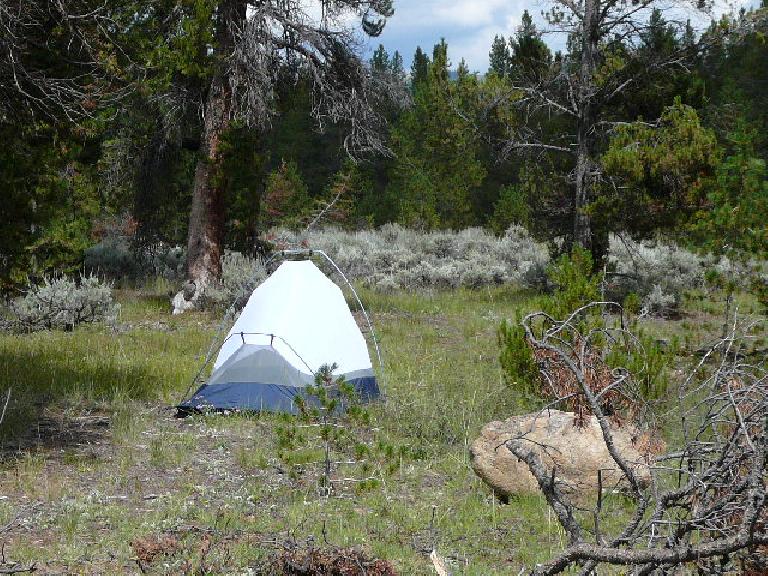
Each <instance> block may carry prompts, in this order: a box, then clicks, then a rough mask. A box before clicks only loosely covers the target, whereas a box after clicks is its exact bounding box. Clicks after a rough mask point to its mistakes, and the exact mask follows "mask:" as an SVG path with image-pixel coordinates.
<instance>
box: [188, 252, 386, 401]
mask: <svg viewBox="0 0 768 576" xmlns="http://www.w3.org/2000/svg"><path fill="white" fill-rule="evenodd" d="M296 255H301V256H309V257H310V258H311V257H312V256H314V255H319V256H322V257H324V258H325V259H326V260H327V261H328V262H329V263H330V264H331V265H332V266H333V268H334V269H335V270H336V271H337V272H338V273H339V274H340V275H341V277H342V278H343V279H344V281H345V282H347V284H349V283H348V281H347V279H346V277H344V275H343V274H342V273H341V271H340V270H339V269H338V267H336V265H335V263H334V262H333V261H332V260H331V259H330V258H329V257H328V256H327V255H326V254H325V253H324V252H321V251H312V250H290V251H283V252H280V253H278V254H277V256H279V257H283V258H285V257H288V256H296ZM350 288H351V285H350ZM353 293H354V290H353ZM354 295H355V298H356V300H357V302H358V304H359V305H360V308H361V310H362V311H363V314H364V317H365V320H366V322H367V323H368V327H369V329H370V333H371V336H372V339H373V345H374V348H375V351H376V356H377V358H378V360H379V364H380V363H381V358H380V354H379V348H378V343H377V342H376V339H375V335H374V334H373V331H372V328H371V327H370V321H369V320H368V315H367V314H366V313H365V310H364V309H363V308H362V304H361V303H360V300H359V298H358V297H357V294H356V293H354ZM209 360H210V355H209ZM334 363H335V364H336V365H337V370H336V371H335V372H334V376H343V377H344V380H345V381H346V382H347V383H349V384H351V385H352V386H353V387H354V388H355V390H356V391H357V393H358V394H359V396H360V398H361V399H362V400H363V401H370V400H373V399H376V398H378V397H379V396H380V392H379V387H378V383H377V381H376V377H375V375H374V372H373V366H372V364H371V358H370V355H369V353H368V346H367V344H366V340H365V338H364V337H363V334H362V332H361V331H360V329H359V328H358V326H357V323H356V322H355V319H354V317H353V316H352V312H351V311H350V309H349V306H348V305H347V302H346V300H345V298H344V294H343V292H342V291H341V289H340V288H339V286H337V285H336V284H334V283H333V282H332V281H331V280H330V279H329V278H328V277H327V276H326V275H325V274H323V272H322V271H320V269H319V268H318V267H317V266H316V265H315V264H314V262H312V260H310V259H305V260H284V261H283V262H282V263H281V264H280V266H279V267H278V268H277V269H276V270H275V271H274V272H273V273H272V274H271V275H270V276H269V277H268V278H267V279H266V280H265V281H264V282H263V283H262V284H261V285H260V286H258V287H257V288H256V289H255V290H254V291H253V293H252V294H251V296H250V298H249V299H248V302H247V304H246V305H245V307H244V308H243V310H242V312H241V314H240V316H239V318H238V319H237V320H236V321H235V323H234V325H233V326H232V327H231V328H230V330H229V333H228V334H227V337H226V338H225V340H224V342H223V344H222V345H221V348H220V349H219V351H218V355H217V357H216V360H215V362H214V363H213V371H212V373H211V376H210V378H209V379H208V381H207V382H205V384H203V385H202V386H201V387H200V388H199V389H198V390H197V392H195V394H193V395H192V397H191V398H190V399H189V400H186V401H185V402H183V403H182V404H181V405H180V406H179V409H180V411H182V412H189V411H194V410H206V409H207V410H246V411H250V410H253V411H262V410H264V411H271V412H288V413H296V412H297V406H296V403H295V402H294V398H295V397H296V396H301V397H304V398H307V394H306V388H307V386H313V385H314V384H315V374H316V373H317V372H318V370H319V369H320V368H321V367H322V366H323V365H331V364H334Z"/></svg>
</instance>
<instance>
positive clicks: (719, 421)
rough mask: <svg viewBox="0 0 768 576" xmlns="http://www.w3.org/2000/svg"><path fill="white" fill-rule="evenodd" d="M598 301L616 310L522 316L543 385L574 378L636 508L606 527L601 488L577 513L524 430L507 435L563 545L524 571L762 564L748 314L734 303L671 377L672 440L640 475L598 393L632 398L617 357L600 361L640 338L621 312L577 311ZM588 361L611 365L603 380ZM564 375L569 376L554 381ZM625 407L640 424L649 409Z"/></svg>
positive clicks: (760, 454)
mask: <svg viewBox="0 0 768 576" xmlns="http://www.w3.org/2000/svg"><path fill="white" fill-rule="evenodd" d="M596 307H598V308H607V309H610V310H612V311H614V312H619V318H621V309H620V307H619V306H618V305H616V304H612V303H606V302H600V303H592V304H589V305H587V306H584V307H582V308H579V309H578V310H577V311H575V312H574V313H573V314H571V315H570V316H569V317H568V318H566V319H565V320H556V319H554V318H552V317H550V316H548V315H546V314H543V313H534V314H530V315H528V316H527V317H526V318H525V319H524V320H523V323H522V324H523V327H524V329H525V333H526V339H527V341H528V343H529V345H530V346H531V347H532V348H533V350H534V352H538V354H536V357H537V358H538V359H539V360H540V361H539V368H540V370H541V372H542V375H543V376H544V377H545V381H549V382H554V383H555V385H554V386H552V389H553V390H555V391H557V392H559V394H560V398H561V399H563V400H565V399H566V398H572V397H573V394H574V389H575V392H576V393H577V394H578V395H581V396H582V397H583V398H584V401H585V402H586V405H587V407H588V408H589V411H590V413H591V414H592V415H593V416H594V417H595V418H596V419H597V422H598V424H599V426H600V430H601V433H602V438H603V441H604V442H605V444H606V447H607V449H608V452H609V454H610V456H611V459H612V460H613V462H614V463H615V464H616V466H617V467H618V468H619V469H621V471H622V473H623V475H624V477H625V478H626V479H627V481H628V483H629V486H630V488H631V493H632V495H633V497H634V499H635V510H634V512H633V514H632V516H631V518H629V519H628V521H627V522H626V523H625V525H624V526H623V527H622V528H620V529H618V530H617V531H616V532H615V533H614V534H609V533H606V530H605V527H606V523H604V522H602V521H601V520H602V517H603V516H604V515H605V514H606V511H605V508H604V506H602V498H601V496H600V495H599V496H598V499H597V505H596V506H595V507H594V509H593V510H591V511H590V514H580V512H584V511H583V510H580V509H579V508H577V507H576V505H575V504H574V503H573V502H570V501H569V499H568V498H567V497H566V496H564V495H563V494H562V493H561V492H560V491H559V489H558V486H557V485H556V482H555V472H556V471H555V470H554V469H552V470H550V469H548V468H547V466H545V465H544V464H543V463H542V461H541V460H540V459H539V458H538V456H537V454H536V452H534V451H532V450H531V449H530V448H528V447H526V445H525V438H524V436H522V437H520V438H515V439H512V440H510V441H508V442H507V443H506V446H507V448H508V449H509V450H510V451H511V452H512V453H513V454H515V456H517V457H518V458H520V459H521V460H522V461H524V462H525V463H526V464H527V465H528V468H529V470H530V471H531V473H532V474H533V475H534V477H535V478H536V480H537V482H538V484H539V487H540V489H541V491H542V493H543V494H544V496H545V497H546V499H547V503H548V504H549V506H550V507H551V508H552V510H553V512H555V515H556V516H557V518H558V521H559V522H560V524H561V526H562V527H563V529H564V530H565V531H566V533H567V534H568V537H569V543H568V547H567V548H566V549H565V550H564V551H563V552H562V553H561V554H559V555H558V556H557V557H555V558H554V559H552V560H551V561H550V562H548V563H546V564H543V565H540V566H537V567H536V569H535V570H534V573H536V574H547V575H549V574H558V573H561V572H563V571H565V570H568V569H570V568H571V567H574V566H576V565H581V566H582V573H583V574H588V573H591V572H592V571H593V570H594V569H595V568H596V567H597V566H598V565H600V564H611V565H623V566H632V567H633V568H634V570H635V572H636V573H642V574H648V573H651V572H654V571H657V570H662V571H666V570H668V569H670V568H674V567H676V566H681V565H685V564H696V566H697V569H698V570H699V571H700V572H701V573H722V572H724V571H728V570H738V569H739V568H740V567H742V564H743V565H744V566H747V567H748V568H750V569H752V568H754V569H756V570H762V569H764V568H765V546H766V545H768V529H767V527H768V513H767V511H768V492H767V490H766V477H765V470H766V457H767V456H766V455H767V454H768V433H767V429H768V418H767V417H766V414H768V370H766V361H765V359H764V358H762V359H760V358H758V357H756V356H754V355H753V354H752V351H751V348H750V344H751V340H752V339H753V338H752V337H750V336H748V335H749V334H750V333H751V329H752V328H753V326H751V325H750V324H748V323H746V324H745V322H744V321H743V320H742V319H741V318H739V317H738V316H737V315H736V314H734V317H733V321H732V322H731V323H730V325H729V330H728V333H727V334H726V336H725V337H723V338H722V339H721V340H719V341H717V342H716V343H715V344H713V345H712V347H711V348H710V350H709V351H708V352H707V353H706V354H705V355H704V357H703V358H701V359H697V362H696V363H695V364H694V365H693V366H692V367H691V369H690V371H689V374H688V376H687V377H685V378H683V379H682V381H681V382H680V384H679V386H680V388H679V394H678V398H677V401H676V404H675V406H674V407H672V408H671V412H670V411H668V412H667V413H666V416H667V419H669V417H670V416H675V418H674V420H673V422H674V424H673V426H674V427H677V428H678V432H677V433H675V432H673V433H672V437H673V438H674V437H679V438H682V440H680V441H678V442H677V443H676V445H674V446H670V448H669V450H668V451H665V452H664V453H662V454H658V455H653V454H652V453H649V454H648V455H647V458H648V459H649V466H650V471H651V474H650V483H649V482H647V481H641V478H640V477H639V476H638V469H637V467H636V466H637V463H634V462H629V461H627V459H626V458H625V457H624V456H622V454H621V453H620V452H619V451H618V450H617V448H616V446H615V442H614V438H613V433H612V426H611V418H610V414H609V411H606V406H605V402H604V400H605V398H606V395H605V392H604V391H605V390H610V391H611V393H619V392H621V393H622V394H624V395H625V397H626V398H631V399H636V400H637V401H642V398H640V397H639V395H638V392H637V387H636V386H635V385H634V383H633V375H632V374H630V373H629V372H628V371H626V370H623V369H616V370H613V371H610V372H604V371H603V368H604V367H603V365H602V364H603V360H602V359H603V358H605V357H606V356H607V355H608V354H609V352H610V349H611V348H612V347H613V346H616V345H627V343H630V344H632V343H636V342H638V340H637V339H636V338H635V337H634V336H633V335H632V333H631V331H630V330H629V329H628V328H627V327H626V323H625V322H624V321H623V319H620V320H619V321H617V322H616V324H617V325H615V326H614V325H609V322H610V320H605V318H609V317H607V316H605V315H604V316H603V318H604V320H603V324H602V325H599V326H597V327H595V325H594V323H589V322H585V321H584V320H585V319H584V316H585V314H587V313H588V312H589V311H591V310H593V309H594V308H596ZM614 318H615V316H614ZM542 351H543V352H544V354H542ZM750 358H758V359H756V360H752V361H750V360H749V359H750ZM601 371H602V372H601ZM598 373H602V374H603V375H604V376H605V375H606V374H608V373H610V374H611V377H612V381H611V382H610V383H608V384H607V385H606V383H605V382H599V381H596V380H595V378H594V374H598ZM564 380H567V381H568V382H570V384H569V385H568V386H558V385H557V382H563V381H564ZM625 409H627V410H630V409H631V406H627V407H625ZM633 417H634V418H635V419H636V420H637V424H638V425H640V426H644V425H645V426H647V425H649V424H651V425H652V424H653V420H654V415H653V414H652V413H651V412H650V410H649V409H648V408H647V407H645V411H644V412H635V413H634V414H633ZM599 489H600V490H601V491H602V482H601V483H600V488H599ZM588 536H589V537H590V540H589V541H588V540H587V537H588Z"/></svg>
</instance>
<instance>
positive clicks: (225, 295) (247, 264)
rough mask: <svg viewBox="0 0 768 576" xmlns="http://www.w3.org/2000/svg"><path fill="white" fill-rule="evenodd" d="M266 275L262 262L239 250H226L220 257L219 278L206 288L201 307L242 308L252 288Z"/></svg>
mask: <svg viewBox="0 0 768 576" xmlns="http://www.w3.org/2000/svg"><path fill="white" fill-rule="evenodd" d="M266 277H267V270H266V268H265V267H264V263H263V262H262V261H261V260H260V259H258V258H252V257H250V256H248V255H245V254H241V253H240V252H233V251H230V250H226V251H225V252H224V256H222V258H221V280H220V281H219V283H218V284H215V285H213V286H209V287H208V288H206V291H205V294H204V295H203V299H204V301H203V308H207V309H226V308H229V307H230V306H231V305H232V304H235V305H236V308H238V309H239V308H242V307H243V306H244V305H245V303H246V302H247V300H248V298H249V297H250V295H251V293H252V292H253V290H254V289H255V288H256V286H258V285H259V284H260V283H261V282H262V281H263V280H264V279H265V278H266Z"/></svg>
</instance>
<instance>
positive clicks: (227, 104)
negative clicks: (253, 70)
mask: <svg viewBox="0 0 768 576" xmlns="http://www.w3.org/2000/svg"><path fill="white" fill-rule="evenodd" d="M246 5H247V2H246V0H222V1H221V2H220V3H219V7H218V11H217V19H216V33H215V39H216V47H215V50H216V64H215V70H214V75H213V78H212V80H211V85H210V88H209V90H208V96H207V100H206V103H205V122H204V127H203V134H202V138H201V141H200V156H199V158H198V161H197V166H196V168H195V179H194V189H193V193H192V209H191V211H190V216H189V233H188V241H187V279H188V281H189V282H190V283H192V284H194V292H193V296H192V299H191V300H192V301H193V302H197V300H198V299H199V297H200V295H201V294H202V293H203V292H204V291H205V289H206V287H207V286H208V285H209V284H210V283H211V282H214V281H215V280H216V279H217V278H219V276H220V275H221V255H222V243H223V236H224V220H225V213H226V206H225V203H224V195H225V188H226V186H225V179H224V178H223V175H222V174H221V161H222V154H221V147H220V144H221V139H222V136H223V135H224V133H225V132H226V131H227V130H228V129H229V128H230V125H231V119H232V106H233V103H232V90H231V87H230V84H229V74H228V63H227V61H226V59H227V57H228V56H229V55H230V54H231V53H232V50H233V48H234V45H235V37H234V27H235V26H236V25H238V24H239V23H240V22H242V21H243V20H245V17H246ZM188 292H189V293H191V292H192V291H191V290H190V291H188ZM187 300H188V301H189V298H187Z"/></svg>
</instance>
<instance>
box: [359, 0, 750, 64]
mask: <svg viewBox="0 0 768 576" xmlns="http://www.w3.org/2000/svg"><path fill="white" fill-rule="evenodd" d="M689 1H690V0H689ZM664 3H665V4H666V5H667V7H671V8H672V10H673V11H677V12H678V14H680V16H682V17H685V18H687V17H688V16H689V15H690V16H691V17H694V16H695V15H696V12H695V11H693V10H691V9H687V10H685V11H680V8H681V6H682V5H683V4H684V2H683V0H666V2H664ZM758 3H759V0H717V5H716V8H715V13H716V15H717V16H719V15H720V14H722V13H723V12H730V11H734V12H737V11H738V10H739V9H740V8H742V7H749V6H755V5H757V4H758ZM551 5H552V2H551V1H550V0H395V15H394V17H392V18H391V19H390V20H389V22H388V23H387V26H386V28H385V31H384V34H383V35H382V37H381V38H380V39H376V38H374V39H371V40H370V41H369V42H368V44H369V46H370V47H375V46H376V45H378V43H379V42H382V43H384V45H385V46H387V48H388V49H389V51H390V52H392V51H394V50H395V49H397V50H399V51H400V52H401V53H402V54H403V56H404V57H405V58H406V62H410V58H411V57H412V55H413V52H414V50H415V49H416V46H417V45H420V46H421V47H422V48H423V49H425V50H426V51H428V52H429V51H431V49H432V46H433V45H434V44H435V43H436V42H438V41H439V40H440V38H441V37H445V39H446V41H447V42H448V50H449V55H450V57H451V60H452V61H453V63H454V64H458V62H459V61H460V60H461V59H462V58H464V59H465V60H466V61H467V63H468V64H469V67H470V69H471V70H477V71H481V72H482V71H485V70H486V69H487V68H488V52H489V50H490V47H491V42H492V41H493V37H494V36H495V35H496V34H503V35H504V36H506V37H508V36H510V35H512V34H514V33H515V31H516V30H517V27H518V26H519V24H520V20H521V17H522V14H523V10H525V9H528V11H529V12H530V13H531V15H533V17H534V20H535V21H536V22H537V25H538V26H539V28H540V29H544V28H546V24H545V23H544V22H542V21H541V12H542V10H547V8H548V7H550V6H551ZM708 22H709V17H707V16H705V17H703V18H701V19H700V20H699V25H700V26H705V25H706V24H708ZM545 40H546V41H547V43H549V44H550V46H551V47H552V48H553V49H562V48H563V47H564V44H565V39H564V38H563V36H562V35H561V34H553V35H547V36H545Z"/></svg>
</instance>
